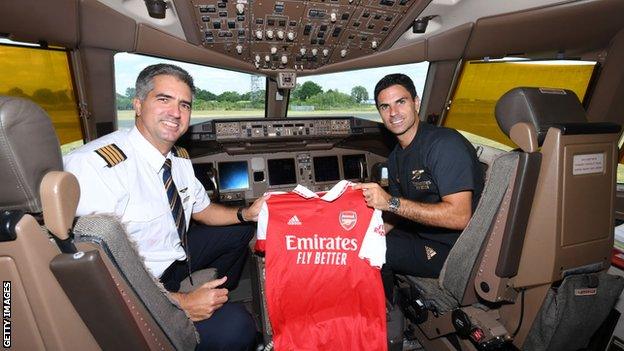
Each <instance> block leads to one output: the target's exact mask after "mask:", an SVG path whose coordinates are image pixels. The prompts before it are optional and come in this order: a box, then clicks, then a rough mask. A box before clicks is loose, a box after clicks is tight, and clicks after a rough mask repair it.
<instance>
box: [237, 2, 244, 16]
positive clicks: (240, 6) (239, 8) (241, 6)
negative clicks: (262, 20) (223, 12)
mask: <svg viewBox="0 0 624 351" xmlns="http://www.w3.org/2000/svg"><path fill="white" fill-rule="evenodd" d="M236 12H237V13H238V14H239V15H242V14H243V13H245V5H244V4H240V3H238V4H236Z"/></svg>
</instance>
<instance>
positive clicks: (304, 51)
mask: <svg viewBox="0 0 624 351" xmlns="http://www.w3.org/2000/svg"><path fill="white" fill-rule="evenodd" d="M299 52H300V53H301V56H303V55H305V54H306V48H301V49H299Z"/></svg>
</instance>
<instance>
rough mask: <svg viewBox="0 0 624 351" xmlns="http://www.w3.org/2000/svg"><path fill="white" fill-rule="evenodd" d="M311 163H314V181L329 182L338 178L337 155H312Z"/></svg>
mask: <svg viewBox="0 0 624 351" xmlns="http://www.w3.org/2000/svg"><path fill="white" fill-rule="evenodd" d="M312 163H314V181H317V182H331V181H336V180H340V170H339V169H338V156H322V157H313V158H312Z"/></svg>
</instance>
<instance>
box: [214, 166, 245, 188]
mask: <svg viewBox="0 0 624 351" xmlns="http://www.w3.org/2000/svg"><path fill="white" fill-rule="evenodd" d="M218 168H219V188H220V189H221V190H235V189H248V188H249V172H248V170H247V161H236V162H219V166H218Z"/></svg>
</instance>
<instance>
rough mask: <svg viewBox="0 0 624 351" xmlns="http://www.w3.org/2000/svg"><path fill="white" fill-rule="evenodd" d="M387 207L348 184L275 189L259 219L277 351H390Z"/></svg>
mask: <svg viewBox="0 0 624 351" xmlns="http://www.w3.org/2000/svg"><path fill="white" fill-rule="evenodd" d="M384 235H385V232H384V227H383V220H382V218H381V211H379V210H373V209H371V208H369V207H367V206H366V202H365V201H364V197H363V196H362V191H361V190H353V189H352V188H351V183H349V182H347V181H342V182H340V183H338V184H337V185H336V186H335V187H334V188H333V189H332V190H330V191H329V192H327V193H326V194H324V196H323V197H319V196H318V195H317V194H315V193H313V192H311V191H310V190H308V189H306V188H304V187H302V186H299V187H297V188H296V189H295V190H294V191H293V192H292V193H281V194H276V193H274V194H271V196H270V197H269V199H268V200H267V201H266V203H265V205H264V207H263V209H262V210H261V212H260V216H259V218H258V234H257V237H258V242H257V243H256V249H257V250H264V251H265V252H266V256H265V257H266V275H265V276H266V299H267V307H268V311H269V319H270V321H271V326H272V328H273V341H274V345H275V349H276V350H278V351H279V350H386V349H387V344H386V343H387V341H386V308H385V297H384V291H383V287H382V283H381V275H380V272H379V268H380V267H381V266H382V265H383V264H384V263H385V254H386V241H385V236H384Z"/></svg>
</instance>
